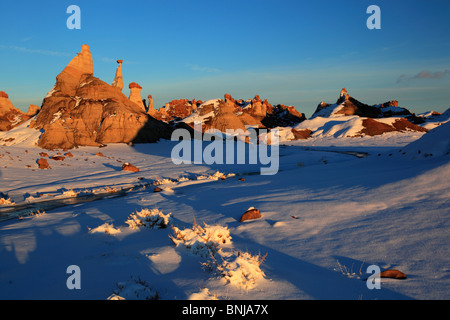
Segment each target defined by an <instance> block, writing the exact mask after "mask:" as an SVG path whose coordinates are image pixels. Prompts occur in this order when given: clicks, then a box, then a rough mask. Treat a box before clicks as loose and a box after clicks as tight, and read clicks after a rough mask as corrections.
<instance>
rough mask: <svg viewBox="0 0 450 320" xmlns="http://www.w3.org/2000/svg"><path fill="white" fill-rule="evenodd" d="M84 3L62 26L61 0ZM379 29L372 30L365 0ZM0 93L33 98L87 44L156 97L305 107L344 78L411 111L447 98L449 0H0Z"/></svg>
mask: <svg viewBox="0 0 450 320" xmlns="http://www.w3.org/2000/svg"><path fill="white" fill-rule="evenodd" d="M72 4H74V5H78V6H79V7H80V9H81V29H80V30H70V29H68V28H67V27H66V20H67V18H69V16H70V14H68V13H66V9H67V7H68V6H69V5H72ZM371 4H375V5H378V6H379V7H380V9H381V29H380V30H369V29H368V28H367V27H366V20H367V19H368V18H369V16H370V14H367V13H366V9H367V7H368V6H369V5H371ZM0 15H1V17H0V61H1V73H0V91H5V92H7V93H8V94H9V96H10V99H11V101H12V102H13V103H14V105H15V106H16V107H19V108H21V109H23V110H26V109H27V108H28V105H29V104H30V103H33V104H37V105H40V104H41V102H42V99H43V97H44V96H45V95H46V93H47V92H48V91H49V90H50V89H51V88H52V86H53V84H54V83H55V78H56V76H57V74H58V73H60V72H61V71H62V69H63V68H64V67H65V66H66V65H67V64H68V63H69V62H70V60H71V59H72V57H73V56H75V55H76V53H77V52H79V51H80V50H81V45H82V44H88V45H89V46H90V48H91V53H92V55H93V59H94V75H95V76H96V77H98V78H100V79H102V80H104V81H106V82H108V83H112V81H113V78H114V74H115V69H116V67H117V63H116V62H115V61H116V60H117V59H123V60H124V64H123V72H124V82H125V88H124V90H123V91H124V93H125V94H126V95H128V93H129V89H128V86H127V84H128V83H130V82H137V83H139V84H140V85H141V86H142V87H143V89H142V97H143V98H146V97H147V95H148V94H152V95H153V97H154V101H155V107H157V108H158V107H160V106H163V105H164V104H165V103H166V102H169V101H170V100H173V99H180V98H188V99H192V98H195V99H201V100H207V99H212V98H221V97H223V95H224V94H225V93H229V94H231V95H232V96H233V97H235V98H243V99H248V98H252V97H254V96H255V95H256V94H258V95H260V96H261V98H263V99H265V98H267V99H268V100H269V102H270V103H272V104H278V103H281V104H286V105H294V106H295V107H296V109H297V110H299V111H300V112H304V113H305V114H306V116H307V117H309V116H310V115H311V114H312V113H313V111H314V110H315V108H316V106H317V104H318V103H319V102H320V101H322V100H323V101H325V102H335V101H336V99H337V97H338V94H339V91H340V89H341V88H343V87H345V88H347V90H348V91H349V93H350V95H352V96H353V97H355V98H356V99H359V100H360V101H362V102H365V103H368V104H375V103H381V102H385V101H389V100H394V99H395V100H399V104H400V106H403V107H407V108H410V109H411V110H412V111H413V112H417V113H420V112H424V111H427V110H436V111H440V112H442V111H445V110H446V109H447V108H449V107H450V90H449V89H450V36H449V34H450V19H449V18H448V17H450V1H447V0H434V1H400V0H397V1H377V0H372V1H366V0H342V1H335V0H325V1H300V0H296V1H294V0H290V1H286V0H278V1H274V0H240V1H235V0H221V1H212V0H209V1H203V0H191V1H186V0H173V1H167V0H159V1H152V0H146V1H140V0H134V1H104V0H95V1H92V0H91V1H81V0H71V1H63V0H59V1H45V0H40V1H20V0H17V1H1V2H0Z"/></svg>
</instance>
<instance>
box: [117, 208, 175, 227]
mask: <svg viewBox="0 0 450 320" xmlns="http://www.w3.org/2000/svg"><path fill="white" fill-rule="evenodd" d="M171 222H172V214H171V213H169V214H163V213H162V211H160V210H159V209H151V210H149V209H142V210H141V211H138V212H135V213H132V214H131V215H130V216H129V217H128V219H127V220H126V221H125V223H126V224H128V226H129V227H130V228H131V229H138V228H140V227H146V228H150V229H153V228H157V229H164V228H167V227H168V226H169V224H170V223H171Z"/></svg>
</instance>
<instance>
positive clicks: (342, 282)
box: [233, 235, 412, 300]
mask: <svg viewBox="0 0 450 320" xmlns="http://www.w3.org/2000/svg"><path fill="white" fill-rule="evenodd" d="M233 238H234V239H235V240H237V241H235V243H242V244H245V245H242V246H245V247H242V248H241V249H242V250H248V251H249V252H251V253H261V254H263V255H264V254H266V253H267V257H266V261H265V262H264V263H263V264H262V265H261V269H262V270H263V271H264V272H265V273H266V276H267V278H270V279H273V280H275V281H277V280H282V281H286V282H288V283H290V284H292V285H294V286H295V287H296V288H297V289H298V290H299V291H300V293H301V294H302V295H305V294H306V295H307V296H308V298H311V299H316V300H361V299H362V300H410V299H412V298H411V297H409V296H406V295H404V294H402V293H398V292H395V291H392V290H390V289H387V288H384V287H383V285H381V289H372V290H371V289H369V288H368V287H367V284H366V282H365V281H363V280H361V279H352V278H348V277H347V276H345V275H343V274H342V273H340V272H338V271H333V270H328V269H326V268H323V267H320V266H318V265H315V264H313V263H310V262H307V261H305V260H301V259H298V258H295V257H293V256H290V255H288V254H285V253H283V252H281V251H279V250H275V249H272V248H270V247H267V246H264V245H261V244H259V243H255V242H253V241H252V240H250V239H247V238H245V239H244V238H241V237H239V236H237V235H233Z"/></svg>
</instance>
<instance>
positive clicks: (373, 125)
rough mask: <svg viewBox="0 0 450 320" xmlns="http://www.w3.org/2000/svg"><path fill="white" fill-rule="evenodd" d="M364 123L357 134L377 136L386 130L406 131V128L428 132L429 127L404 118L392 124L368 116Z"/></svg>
mask: <svg viewBox="0 0 450 320" xmlns="http://www.w3.org/2000/svg"><path fill="white" fill-rule="evenodd" d="M362 125H363V126H364V129H362V130H361V131H360V132H359V134H358V135H356V136H361V135H367V136H376V135H380V134H383V133H385V132H393V131H406V130H411V131H418V132H428V129H426V128H423V127H420V126H418V125H415V124H413V123H411V122H409V121H408V120H406V119H404V118H398V119H397V120H395V121H394V122H393V123H392V125H389V124H386V123H382V122H380V121H376V120H374V119H371V118H367V119H364V120H363V121H362Z"/></svg>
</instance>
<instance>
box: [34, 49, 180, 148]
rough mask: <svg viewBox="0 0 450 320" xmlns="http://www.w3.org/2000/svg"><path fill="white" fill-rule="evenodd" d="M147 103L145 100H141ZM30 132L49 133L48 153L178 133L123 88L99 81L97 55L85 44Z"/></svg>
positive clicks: (42, 142) (43, 141) (44, 139)
mask: <svg viewBox="0 0 450 320" xmlns="http://www.w3.org/2000/svg"><path fill="white" fill-rule="evenodd" d="M141 103H142V100H141ZM30 127H32V128H35V129H41V130H43V131H44V132H43V134H42V135H41V136H40V138H39V141H38V145H39V146H40V147H42V148H46V149H70V148H74V147H77V146H101V145H103V144H107V143H130V142H135V143H141V142H156V141H157V140H159V139H160V138H166V139H170V135H171V132H172V128H171V127H170V126H168V125H167V124H165V123H162V122H160V121H157V120H155V119H154V118H152V117H150V116H149V115H148V114H146V113H145V111H144V110H143V109H142V108H141V106H140V105H139V104H137V103H136V102H133V101H130V99H128V98H127V97H126V96H125V95H124V94H123V93H122V92H121V90H120V88H119V87H117V86H111V85H109V84H107V83H106V82H104V81H102V80H100V79H98V78H96V77H94V68H93V61H92V56H91V52H90V49H89V46H88V45H83V46H82V49H81V52H80V53H79V54H77V56H75V57H74V58H73V59H72V61H71V62H70V63H69V64H68V65H67V66H66V67H65V68H64V70H63V71H62V72H61V73H60V74H59V75H58V76H57V77H56V84H55V85H54V87H53V89H52V90H51V91H50V92H49V93H48V94H47V96H46V97H45V98H44V100H43V103H42V108H41V111H40V112H39V114H38V115H37V117H36V119H35V120H34V121H33V122H32V123H31V124H30Z"/></svg>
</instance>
